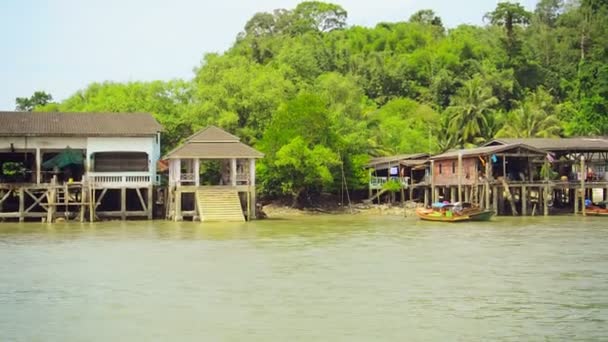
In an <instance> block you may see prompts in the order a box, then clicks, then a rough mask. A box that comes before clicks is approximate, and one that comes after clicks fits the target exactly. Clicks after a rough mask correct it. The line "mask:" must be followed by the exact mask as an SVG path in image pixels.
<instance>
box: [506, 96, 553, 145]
mask: <svg viewBox="0 0 608 342" xmlns="http://www.w3.org/2000/svg"><path fill="white" fill-rule="evenodd" d="M561 129H562V128H561V122H560V121H559V119H557V117H556V116H555V115H551V114H547V113H546V112H545V111H543V110H542V109H539V108H535V107H534V106H532V105H530V104H528V103H524V104H523V105H521V106H520V107H519V108H517V109H515V110H513V111H511V112H509V114H507V120H506V122H505V124H504V126H503V127H502V128H501V129H500V131H498V133H497V134H496V137H498V138H555V137H559V133H560V132H561Z"/></svg>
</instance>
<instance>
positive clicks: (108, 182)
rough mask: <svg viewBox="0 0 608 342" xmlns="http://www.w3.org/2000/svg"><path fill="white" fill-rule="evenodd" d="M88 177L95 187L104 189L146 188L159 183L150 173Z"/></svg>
mask: <svg viewBox="0 0 608 342" xmlns="http://www.w3.org/2000/svg"><path fill="white" fill-rule="evenodd" d="M86 177H87V180H88V181H89V182H91V183H92V184H93V185H94V186H95V187H103V188H124V187H126V188H145V187H148V186H150V185H153V184H157V181H158V179H157V177H154V176H152V175H151V174H150V173H149V172H89V173H88V174H87V175H86Z"/></svg>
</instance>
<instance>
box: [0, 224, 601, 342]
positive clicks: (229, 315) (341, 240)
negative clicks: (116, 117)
mask: <svg viewBox="0 0 608 342" xmlns="http://www.w3.org/2000/svg"><path fill="white" fill-rule="evenodd" d="M605 222H606V221H605V220H597V219H584V221H582V223H581V221H580V219H579V218H569V217H566V218H549V219H544V218H541V219H529V218H525V219H518V218H516V219H511V218H499V219H497V220H495V221H493V222H490V223H481V224H470V225H467V224H464V225H441V224H433V223H427V222H420V221H417V220H415V219H411V218H406V219H404V218H391V217H385V218H369V217H358V216H354V217H353V216H350V217H335V216H318V217H312V218H310V217H303V218H298V219H297V220H271V221H259V222H254V223H251V224H236V225H231V224H216V225H201V224H197V223H172V222H126V223H116V222H109V223H100V224H94V225H39V224H32V225H29V224H21V225H16V224H15V225H11V224H5V225H2V226H0V247H1V248H0V260H2V263H0V340H23V341H30V340H44V341H81V340H90V341H94V340H97V341H106V340H112V339H114V340H193V341H198V340H201V339H207V340H280V341H282V340H286V339H289V340H293V339H296V340H298V339H301V340H335V339H343V340H421V341H425V340H426V341H445V340H462V341H469V340H496V341H521V340H569V341H574V340H582V341H588V340H601V339H606V338H607V336H608V334H607V333H606V329H605V326H606V321H607V320H608V248H606V247H605V246H606V243H607V242H608V225H606V224H605Z"/></svg>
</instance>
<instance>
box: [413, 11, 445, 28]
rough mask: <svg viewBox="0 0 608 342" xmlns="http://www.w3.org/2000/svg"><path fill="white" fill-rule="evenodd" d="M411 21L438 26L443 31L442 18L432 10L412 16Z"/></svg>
mask: <svg viewBox="0 0 608 342" xmlns="http://www.w3.org/2000/svg"><path fill="white" fill-rule="evenodd" d="M409 21H410V22H412V23H421V24H424V25H433V26H437V27H440V28H441V29H442V30H443V22H442V21H441V17H439V16H438V15H437V14H435V11H433V10H431V9H424V10H420V11H418V12H416V13H414V14H412V16H411V17H410V20H409Z"/></svg>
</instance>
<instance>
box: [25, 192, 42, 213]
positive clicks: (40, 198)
mask: <svg viewBox="0 0 608 342" xmlns="http://www.w3.org/2000/svg"><path fill="white" fill-rule="evenodd" d="M25 193H26V194H28V195H29V196H30V197H31V198H32V199H33V200H34V203H32V204H31V205H30V206H29V207H27V209H25V212H26V213H27V212H29V211H30V210H32V209H34V208H35V207H36V206H37V205H40V207H41V208H42V209H44V210H45V211H46V210H48V209H47V208H45V207H44V206H43V205H42V204H41V202H42V199H43V198H45V197H46V195H47V193H48V192H44V193H42V195H40V197H36V196H35V195H33V194H32V193H31V192H30V191H29V190H27V189H25ZM45 215H46V214H45Z"/></svg>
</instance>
